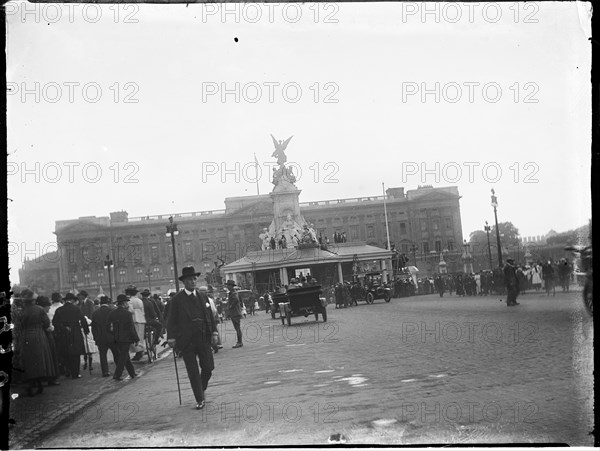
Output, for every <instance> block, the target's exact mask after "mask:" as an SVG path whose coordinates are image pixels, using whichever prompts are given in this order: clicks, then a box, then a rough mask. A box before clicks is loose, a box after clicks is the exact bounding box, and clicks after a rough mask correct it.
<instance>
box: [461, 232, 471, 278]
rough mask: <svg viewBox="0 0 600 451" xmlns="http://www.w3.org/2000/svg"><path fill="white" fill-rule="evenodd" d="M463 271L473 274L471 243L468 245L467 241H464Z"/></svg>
mask: <svg viewBox="0 0 600 451" xmlns="http://www.w3.org/2000/svg"><path fill="white" fill-rule="evenodd" d="M463 249H464V252H463V255H462V257H463V270H464V273H465V274H472V273H473V264H472V263H471V243H467V240H464V241H463Z"/></svg>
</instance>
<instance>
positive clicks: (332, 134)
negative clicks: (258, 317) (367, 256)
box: [7, 2, 591, 281]
mask: <svg viewBox="0 0 600 451" xmlns="http://www.w3.org/2000/svg"><path fill="white" fill-rule="evenodd" d="M10 5H12V7H7V18H8V36H7V53H8V61H7V80H8V81H9V83H13V84H12V85H9V86H10V87H12V88H13V89H19V90H21V89H22V88H23V87H25V88H28V89H31V90H34V89H35V88H34V82H39V83H40V88H39V91H40V99H39V102H36V101H35V98H34V95H33V94H29V95H27V96H26V97H25V99H24V101H23V99H22V97H21V95H20V94H21V92H17V93H16V94H11V93H10V92H9V94H10V95H9V96H8V152H9V153H10V155H9V156H8V162H9V177H8V188H9V197H10V198H11V199H12V200H13V201H12V202H9V240H10V241H11V242H12V243H14V244H13V247H12V253H13V255H11V261H10V264H11V266H12V267H13V273H12V274H11V279H12V280H15V281H16V280H17V278H18V276H17V274H16V271H14V270H15V269H17V268H19V267H20V266H21V261H22V260H23V259H24V257H25V254H26V253H27V254H28V256H29V258H32V257H34V256H35V249H36V246H39V250H40V251H42V250H43V249H44V246H46V245H47V243H54V242H55V241H56V240H55V235H54V234H53V233H52V232H53V231H54V225H55V221H56V220H63V219H75V218H77V217H79V216H93V215H95V216H108V214H109V212H111V211H118V210H126V211H128V213H129V216H130V217H131V216H142V215H153V214H168V213H178V212H188V211H199V210H211V209H222V208H224V199H225V197H228V196H243V195H252V194H256V185H255V184H254V183H252V182H251V181H244V180H243V178H242V180H240V182H239V183H236V181H235V180H234V176H233V175H231V174H230V175H228V176H227V178H226V180H225V182H224V181H223V180H222V178H221V174H218V175H212V176H208V177H207V179H206V180H205V181H204V182H203V180H202V178H203V177H202V165H203V162H215V163H217V164H219V165H220V164H221V163H222V162H224V163H225V164H226V165H227V167H229V168H231V169H233V168H234V165H235V163H236V162H240V163H241V165H242V166H243V165H244V164H246V163H249V162H252V161H253V153H254V152H255V153H256V155H257V157H258V159H259V161H260V163H261V164H262V163H263V162H265V161H273V162H274V161H275V159H274V158H271V153H272V152H273V144H272V142H271V138H270V136H269V134H270V133H273V134H274V135H275V137H276V138H278V139H286V138H287V137H289V136H290V135H294V138H293V139H292V141H291V143H290V145H289V146H288V150H287V152H286V153H287V155H288V161H292V162H297V163H298V164H299V165H300V167H301V168H302V177H301V178H300V180H299V181H298V183H297V185H298V187H299V188H300V189H301V190H302V193H301V195H300V196H301V197H300V200H301V201H310V200H325V199H337V198H345V197H359V196H374V195H381V192H382V191H381V183H382V182H385V184H386V187H396V186H404V187H405V189H407V190H408V189H415V188H416V187H417V186H418V185H420V184H432V185H433V186H450V185H456V186H458V188H459V191H460V194H461V195H462V199H461V216H462V226H463V235H464V236H465V237H468V235H469V233H470V232H471V231H473V230H476V229H482V228H483V225H484V222H485V221H486V220H487V221H488V222H490V223H493V211H492V208H491V206H490V188H494V189H495V190H496V194H497V195H498V200H499V209H498V213H499V218H498V219H499V221H512V222H513V224H514V225H515V226H516V227H518V228H519V230H520V232H521V235H522V236H527V235H541V234H545V233H546V232H548V230H549V229H551V228H552V229H555V230H557V231H565V230H568V229H572V228H575V227H578V226H581V225H583V224H585V223H586V222H587V220H588V219H589V217H590V216H591V208H590V202H591V200H590V192H589V180H590V142H591V127H590V125H591V100H590V92H591V90H590V64H591V57H590V44H589V42H588V37H589V36H590V34H591V31H590V6H589V4H588V3H586V4H584V3H578V4H577V3H568V2H565V3H539V4H536V3H529V4H528V5H530V6H529V7H527V8H525V4H523V3H521V4H518V3H512V4H511V3H504V4H499V6H498V7H499V8H501V10H502V17H501V18H500V19H499V20H498V21H497V22H496V23H493V20H494V18H495V15H496V9H495V7H494V8H488V9H487V10H486V12H485V13H484V11H483V5H485V4H484V3H481V4H479V6H473V7H472V8H474V9H473V10H472V18H471V19H470V18H469V7H468V6H467V5H465V4H456V6H457V7H458V10H459V11H461V14H462V17H461V19H460V20H458V22H457V23H450V22H449V21H448V20H446V19H450V20H453V19H454V17H455V14H456V11H457V9H456V7H454V9H446V10H445V11H444V10H442V6H441V5H438V8H440V17H439V23H436V17H435V15H434V14H430V15H426V16H425V17H423V16H422V15H421V12H422V10H423V9H424V8H425V7H427V8H429V9H434V8H435V4H423V3H414V4H402V3H368V4H361V3H351V4H348V3H343V4H337V5H331V6H329V7H326V6H325V5H324V4H320V5H314V4H312V5H311V4H304V5H303V6H302V7H301V9H300V11H301V13H302V18H301V19H300V20H299V21H298V22H297V23H291V20H292V19H294V16H295V13H296V9H288V10H287V14H285V13H284V12H283V5H281V4H280V5H271V6H270V7H268V6H266V5H258V6H257V7H254V8H253V9H252V10H250V9H247V10H242V9H241V7H240V6H239V5H237V8H238V12H241V13H242V14H240V16H239V21H238V22H236V17H235V15H234V14H230V15H227V16H225V17H223V16H222V14H221V8H222V6H221V5H202V4H195V5H194V4H190V5H188V6H186V5H147V4H141V5H136V6H135V7H134V6H129V7H128V6H126V5H119V6H115V5H112V6H111V5H102V6H99V8H101V10H102V17H101V18H100V19H99V20H98V21H97V22H96V23H92V22H91V20H93V19H94V17H95V9H88V10H87V12H85V13H84V11H83V9H84V8H83V7H82V6H81V5H77V7H74V8H73V9H72V10H69V9H68V8H67V6H66V5H62V6H60V8H61V10H62V12H61V17H60V19H59V20H56V19H55V18H56V12H57V10H56V8H53V7H52V6H51V5H50V6H48V5H27V9H28V10H31V11H37V17H36V14H34V13H30V14H27V15H25V16H23V11H24V8H25V6H24V5H23V4H22V3H12V2H11V4H10ZM407 5H408V6H407ZM497 5H498V4H497ZM49 8H52V9H49ZM227 8H230V9H232V10H234V9H235V8H236V5H233V4H229V5H227ZM257 8H258V9H259V10H260V11H261V13H262V18H261V19H260V20H259V21H258V22H257V23H250V22H249V21H247V20H244V19H245V18H247V19H250V20H252V19H253V18H254V16H255V13H256V9H257ZM269 8H272V9H271V10H270V9H269ZM446 8H449V7H446ZM215 9H217V11H216V14H215V15H209V13H212V12H213V10H215ZM317 9H318V11H319V18H318V20H317V21H316V22H315V10H317ZM415 9H416V11H417V13H416V14H414V15H411V14H409V13H410V12H412V11H413V10H415ZM117 11H118V13H119V18H118V20H117V21H115V13H116V12H117ZM270 11H271V18H270V17H269V15H270ZM515 11H519V18H518V20H517V21H516V22H515ZM330 13H331V14H332V15H331V16H330V19H334V20H337V23H326V22H325V17H326V16H327V15H328V14H330ZM128 14H130V16H129V20H130V21H131V20H134V21H137V23H125V18H126V16H127V15H128ZM203 14H204V17H203ZM45 17H46V18H48V17H49V18H50V19H51V20H50V21H51V22H53V23H50V24H49V23H48V21H47V20H46V21H45V20H44V18H45ZM23 18H24V22H23ZM286 18H287V20H286ZM532 20H537V23H531V21H532ZM271 22H272V23H271ZM234 37H237V38H238V39H239V42H237V43H236V42H234ZM69 82H73V83H79V84H80V85H79V86H76V87H74V91H73V93H74V98H73V102H72V103H71V102H69V91H68V88H67V86H66V85H65V84H64V83H69ZM92 82H94V83H97V84H98V85H99V86H100V87H101V89H102V95H101V98H100V100H99V101H97V102H96V103H91V102H87V101H86V100H85V99H84V97H83V95H82V89H81V88H82V86H83V85H85V84H86V83H92ZM115 82H118V83H120V89H119V93H120V98H119V99H118V100H119V101H118V102H117V103H115V102H114V97H113V96H114V93H115V88H114V87H113V89H112V90H111V89H110V87H111V86H114V83H115ZM127 82H131V83H135V86H137V88H138V90H137V92H136V93H133V87H130V88H128V89H125V88H124V85H125V83H127ZM235 82H239V83H240V85H241V87H242V88H243V87H244V86H246V85H247V84H248V83H258V84H259V85H261V86H262V96H261V98H260V99H259V100H258V101H257V102H256V103H251V102H249V101H248V100H247V99H244V96H242V97H241V98H240V101H239V103H236V102H235V98H234V96H233V95H228V96H227V97H226V98H225V102H223V101H222V99H221V96H220V93H218V94H217V95H212V96H208V97H207V98H206V99H204V100H205V101H203V83H217V86H219V87H220V86H221V84H222V83H226V86H227V87H228V88H230V89H233V88H234V84H235ZM265 82H267V83H268V82H278V83H280V85H279V86H278V87H275V88H274V101H273V102H269V98H268V97H269V96H268V88H267V87H266V86H265V85H264V83H265ZM289 82H295V83H297V84H298V85H299V86H300V87H301V89H302V97H301V98H300V100H299V101H298V102H296V103H292V102H290V101H286V100H285V98H284V96H283V93H282V86H283V85H284V84H286V83H289ZM315 82H318V83H319V84H320V85H319V86H320V89H319V92H320V98H319V99H318V102H316V103H315V101H314V100H315V99H314V88H313V90H311V89H310V87H311V86H313V85H314V83H315ZM327 82H330V83H334V84H335V86H336V87H337V88H338V90H337V92H336V93H334V94H333V95H332V99H337V100H338V102H337V103H326V102H324V97H325V96H326V95H327V94H332V93H333V88H329V89H325V88H324V85H325V83H327ZM436 82H438V83H440V92H441V94H443V93H444V92H443V89H442V88H443V87H445V86H450V85H447V84H448V83H453V82H454V83H458V84H459V85H460V86H461V87H462V97H461V98H460V99H459V100H458V101H457V102H455V103H451V102H450V101H448V100H451V98H452V97H455V93H456V91H455V90H453V89H450V87H449V88H448V90H447V91H446V94H447V96H446V97H444V96H443V95H442V96H441V98H440V101H439V103H436V102H435V99H434V95H433V94H431V95H428V96H427V97H426V98H425V102H423V101H422V99H421V95H420V92H419V93H418V94H416V95H410V96H407V97H406V98H405V99H403V83H416V85H413V86H417V87H420V86H421V83H425V84H426V86H427V87H428V88H430V89H433V88H434V85H435V83H436ZM465 82H467V83H468V82H474V83H479V86H476V87H474V88H473V89H474V91H473V93H474V99H473V102H469V98H468V97H469V95H468V94H469V93H468V87H467V86H466V85H464V83H465ZM515 82H517V83H519V99H518V102H515V98H514V95H515V88H514V83H515ZM52 83H58V85H60V86H61V87H62V93H61V94H62V95H61V98H60V99H59V100H58V101H56V102H55V103H51V102H50V101H49V100H52V99H53V98H54V97H55V96H56V90H55V89H54V88H52V85H51V84H52ZM486 83H497V84H498V85H499V86H500V87H501V89H502V93H501V96H500V98H499V100H498V101H497V102H496V103H492V102H491V101H486V100H485V99H484V97H483V94H482V86H483V85H485V84H486ZM525 83H532V84H534V85H528V86H529V88H527V89H526V88H525V87H524V85H525ZM205 86H206V85H205ZM406 86H407V85H404V89H405V90H406ZM511 86H513V89H512V90H511V89H510V87H511ZM204 89H206V88H204ZM534 89H537V92H533V91H534ZM44 91H45V92H44ZM242 91H243V89H242ZM13 92H14V91H13ZM88 93H89V94H90V95H93V94H94V90H93V89H91V88H90V90H89V91H88ZM132 93H133V96H132V97H131V98H132V99H137V100H138V102H137V103H125V102H124V101H123V100H124V96H126V95H127V94H132ZM288 93H289V95H290V96H293V95H294V90H293V89H290V91H288ZM242 94H243V93H242ZM247 94H248V95H249V96H252V97H254V96H255V91H254V90H253V89H249V90H248V91H247ZM488 94H489V95H490V96H491V97H493V96H494V95H495V90H494V89H492V88H490V90H489V91H488ZM528 94H530V95H531V97H530V99H532V100H538V102H537V103H525V102H524V100H525V96H527V95H528ZM403 100H404V101H403ZM36 162H39V163H40V169H41V168H43V167H44V165H47V164H48V163H51V162H56V163H57V164H58V165H60V166H61V167H62V168H63V172H62V175H59V176H58V177H57V179H58V181H57V182H55V183H51V179H52V178H54V177H55V176H56V172H55V170H54V169H52V167H51V166H46V168H47V171H46V174H44V172H43V171H41V170H40V171H39V176H40V180H39V181H37V182H36V180H35V175H34V174H29V175H27V176H26V177H25V179H24V178H23V174H22V172H21V169H22V164H25V166H26V167H27V168H28V169H31V170H34V168H35V164H36ZM65 162H77V163H80V166H79V167H77V168H75V170H74V182H73V183H70V182H69V177H68V169H67V166H65V165H64V163H65ZM90 162H95V163H97V164H98V165H99V167H100V168H101V170H102V174H101V176H100V177H99V181H97V182H96V183H90V182H87V181H86V180H85V179H84V176H83V174H82V171H81V167H82V166H83V165H84V164H86V163H90ZM128 162H133V163H135V165H137V168H139V170H137V171H136V172H135V174H133V176H132V179H133V180H137V182H136V183H124V179H125V176H126V175H127V174H130V175H131V173H132V172H133V171H132V170H126V169H127V168H125V164H126V163H128ZM328 162H334V163H335V164H337V167H338V171H337V173H336V174H335V175H334V177H333V178H334V179H337V182H336V183H325V182H324V178H325V176H326V175H327V174H329V173H330V172H331V170H326V168H325V164H326V163H328ZM403 162H404V163H413V162H414V163H416V164H417V165H418V166H417V167H419V166H420V165H421V164H422V163H424V164H426V165H427V167H428V168H430V169H434V168H435V163H436V162H439V163H440V169H442V168H443V167H444V165H445V164H447V163H451V162H455V163H457V164H458V165H460V166H461V167H462V168H463V172H462V176H459V177H456V172H455V171H453V170H450V169H451V168H450V167H449V166H447V168H448V170H449V171H448V172H446V174H445V175H446V177H444V173H443V172H442V171H441V170H440V171H439V172H438V176H439V179H438V181H437V182H436V179H435V177H436V176H435V175H434V174H430V175H427V176H426V178H425V176H424V175H423V174H421V173H420V172H419V173H418V174H414V175H413V174H410V173H408V172H407V169H409V168H408V167H406V166H404V167H403ZM469 162H473V163H479V164H480V166H479V167H476V168H475V170H474V173H473V179H472V180H470V179H469V171H468V168H467V166H465V165H464V163H469ZM490 162H492V163H497V165H499V167H500V168H501V169H502V174H501V176H500V177H498V180H497V181H496V182H495V183H492V182H491V181H490V180H492V181H493V177H495V173H494V171H493V170H492V169H490V172H489V173H488V174H487V175H488V176H489V177H488V180H486V179H485V178H484V174H482V171H481V168H482V166H483V165H484V164H486V163H490ZM529 162H531V163H534V164H535V165H537V166H529V167H526V166H525V165H526V164H527V163H529ZM11 163H14V164H15V165H11ZM115 163H117V166H118V167H120V171H119V174H118V175H117V174H116V173H115V171H114V170H111V169H110V167H111V166H112V165H113V164H115ZM315 163H317V164H318V165H319V167H320V171H319V174H318V175H317V174H316V172H315V171H314V169H313V170H311V169H310V167H311V166H312V167H313V168H314V167H315V166H313V165H314V164H315ZM514 163H517V165H518V167H519V173H518V175H516V174H515V171H514V169H513V170H511V169H510V167H511V166H512V167H513V168H516V166H513V164H514ZM112 167H113V168H115V166H112ZM536 167H537V170H536V171H535V174H532V173H533V172H534V171H533V169H535V168H536ZM263 168H264V172H263V177H262V179H261V181H260V183H259V184H260V190H261V194H266V193H268V192H269V191H270V190H271V189H272V185H271V183H270V181H269V177H268V176H267V173H268V169H267V168H266V167H263ZM403 169H404V170H403ZM17 170H18V171H19V172H18V173H16V174H14V175H11V172H10V171H13V172H14V171H17ZM528 174H529V175H532V180H534V181H535V180H537V182H534V183H524V179H525V177H526V176H527V175H528ZM88 175H89V176H90V177H92V178H93V177H94V176H95V171H94V170H92V169H90V172H89V173H88ZM248 175H249V176H252V175H253V174H252V171H251V170H250V171H249V172H248ZM115 176H116V177H117V181H116V182H115V180H114V179H115ZM515 176H516V177H517V179H518V180H517V181H515ZM403 178H404V180H403ZM453 178H457V179H456V180H452V179H453ZM23 243H26V249H27V251H26V250H25V247H24V245H23ZM36 243H40V244H39V245H37V244H36ZM45 249H46V250H53V248H52V247H46V248H45ZM38 255H39V252H38Z"/></svg>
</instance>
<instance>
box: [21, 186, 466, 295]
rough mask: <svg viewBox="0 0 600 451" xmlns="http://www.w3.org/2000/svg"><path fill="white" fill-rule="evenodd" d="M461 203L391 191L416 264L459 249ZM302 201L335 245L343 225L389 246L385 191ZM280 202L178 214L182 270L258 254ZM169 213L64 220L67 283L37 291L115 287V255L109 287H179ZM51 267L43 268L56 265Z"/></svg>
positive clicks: (395, 218) (448, 190)
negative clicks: (335, 237) (383, 194)
mask: <svg viewBox="0 0 600 451" xmlns="http://www.w3.org/2000/svg"><path fill="white" fill-rule="evenodd" d="M298 193H299V191H298ZM459 200H460V195H459V193H458V188H457V187H441V188H433V187H431V186H419V187H418V188H417V189H414V190H408V191H406V192H405V191H404V188H389V189H387V190H386V196H385V203H386V207H387V215H388V225H389V235H390V237H389V238H390V243H392V244H393V245H394V246H395V247H396V249H397V250H398V251H399V252H401V253H404V254H406V256H407V257H408V259H409V263H408V264H409V265H414V266H417V267H418V268H419V269H420V270H421V271H423V272H424V273H432V272H436V271H437V265H438V263H439V261H440V253H443V255H444V256H450V257H451V256H452V255H454V254H456V255H460V253H461V251H462V242H463V235H462V226H461V217H460V205H459ZM298 206H299V209H300V212H301V215H302V216H303V218H304V219H305V221H306V222H307V223H309V224H311V226H312V228H313V229H314V231H315V232H316V234H317V235H321V236H322V237H323V239H324V238H325V237H327V238H328V239H329V242H330V243H331V244H332V245H334V244H333V241H334V240H333V234H334V232H340V233H341V232H345V233H346V239H347V243H346V245H349V244H354V243H362V244H364V245H366V246H373V247H378V248H386V247H387V236H386V228H385V216H384V196H370V197H360V198H348V199H333V200H320V201H314V202H299V203H298ZM273 208H274V201H273V197H272V194H266V195H255V196H243V197H230V198H226V199H225V209H223V210H212V211H196V212H189V213H180V214H174V215H172V216H173V220H174V223H175V224H176V225H177V230H178V234H177V236H176V237H175V243H176V249H175V252H176V262H177V268H178V271H179V272H181V268H182V267H183V266H186V265H193V266H194V267H195V268H196V269H197V270H199V271H201V272H202V273H203V275H204V274H205V273H208V272H211V271H212V270H213V269H214V268H215V267H216V266H217V265H220V264H221V263H226V264H230V263H232V262H235V261H236V260H239V259H242V258H243V257H244V256H246V255H247V254H248V253H249V252H250V253H251V252H255V251H260V250H261V246H262V243H261V240H260V238H259V234H260V233H261V231H262V230H263V229H264V228H267V227H269V224H270V223H271V222H272V221H273ZM169 216H171V215H157V216H143V217H129V216H128V214H127V212H126V211H119V212H112V213H110V216H105V217H96V216H87V217H80V218H78V219H71V220H61V221H57V222H56V227H55V232H54V233H55V234H56V240H57V246H58V255H59V257H58V259H54V260H53V261H54V262H55V263H54V265H55V267H56V266H57V269H58V271H57V274H58V279H59V283H58V284H57V285H54V286H53V287H39V289H40V290H41V291H44V292H46V291H47V292H51V291H53V290H57V289H59V290H60V291H61V292H63V293H64V292H66V291H69V290H82V289H85V290H86V291H88V292H89V293H90V295H95V294H96V293H97V292H98V291H99V290H102V291H103V292H104V293H106V294H108V293H109V273H108V269H107V268H105V267H106V266H109V265H107V264H106V261H107V256H108V260H110V261H112V264H113V267H112V269H111V274H110V279H111V280H110V285H111V286H112V289H113V290H114V293H120V292H122V291H123V289H124V288H125V287H126V286H127V285H129V284H136V285H138V286H139V287H148V286H149V287H150V288H151V291H152V292H160V293H164V292H166V291H167V290H169V289H171V288H175V283H174V281H175V278H176V277H175V275H174V268H173V266H174V265H173V249H172V245H171V239H170V238H167V236H166V232H167V228H166V226H167V225H168V224H169ZM219 258H220V259H219ZM40 260H43V257H42V258H40ZM447 260H448V271H449V272H453V271H459V270H460V267H461V262H460V261H459V259H452V258H449V259H447ZM453 260H454V261H453ZM454 264H456V268H454V267H453V265H454ZM36 266H37V265H36V264H35V263H29V264H28V265H27V271H25V268H24V269H23V274H22V276H21V280H22V282H23V283H24V282H26V281H27V280H28V279H35V278H34V277H33V276H31V273H32V272H35V271H36ZM47 266H48V265H47V264H45V265H44V271H48V268H47ZM36 280H37V279H36ZM114 296H116V294H114Z"/></svg>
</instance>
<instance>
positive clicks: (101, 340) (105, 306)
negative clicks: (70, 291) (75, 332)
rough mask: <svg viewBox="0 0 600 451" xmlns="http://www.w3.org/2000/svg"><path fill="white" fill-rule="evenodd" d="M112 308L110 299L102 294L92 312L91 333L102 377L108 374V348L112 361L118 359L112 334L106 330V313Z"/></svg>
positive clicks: (117, 351)
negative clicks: (98, 305)
mask: <svg viewBox="0 0 600 451" xmlns="http://www.w3.org/2000/svg"><path fill="white" fill-rule="evenodd" d="M112 310H113V307H112V305H111V302H110V299H109V298H108V297H106V296H103V297H102V299H101V300H100V308H99V309H98V310H96V311H95V312H94V313H92V335H93V336H94V341H95V342H96V346H98V353H99V354H100V368H101V369H102V377H108V376H110V372H109V371H108V360H107V359H106V354H107V352H108V350H109V349H110V352H112V355H113V360H114V362H115V363H116V362H118V361H119V350H118V349H117V345H116V344H115V337H114V335H113V334H112V333H111V332H110V331H109V330H108V327H107V323H108V315H109V313H110V312H111V311H112Z"/></svg>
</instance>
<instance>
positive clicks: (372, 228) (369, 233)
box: [367, 225, 375, 238]
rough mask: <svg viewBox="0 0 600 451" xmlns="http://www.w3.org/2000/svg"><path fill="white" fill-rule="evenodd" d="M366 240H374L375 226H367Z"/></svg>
mask: <svg viewBox="0 0 600 451" xmlns="http://www.w3.org/2000/svg"><path fill="white" fill-rule="evenodd" d="M367 238H375V226H372V225H369V226H367Z"/></svg>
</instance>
